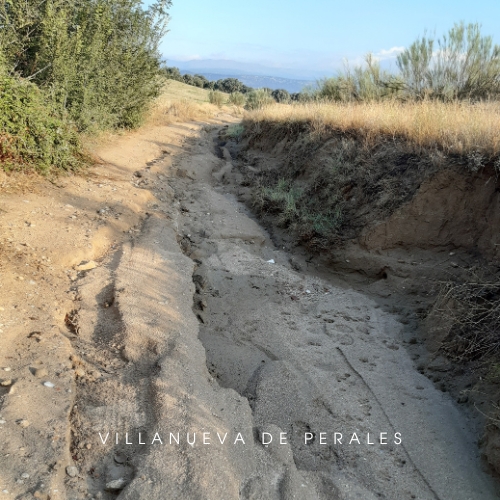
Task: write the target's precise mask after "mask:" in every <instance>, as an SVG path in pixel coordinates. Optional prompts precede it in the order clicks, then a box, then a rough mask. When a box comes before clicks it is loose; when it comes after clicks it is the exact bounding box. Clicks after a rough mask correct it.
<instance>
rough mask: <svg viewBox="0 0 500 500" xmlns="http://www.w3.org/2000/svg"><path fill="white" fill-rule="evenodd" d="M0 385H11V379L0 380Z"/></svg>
mask: <svg viewBox="0 0 500 500" xmlns="http://www.w3.org/2000/svg"><path fill="white" fill-rule="evenodd" d="M0 385H1V386H2V387H9V385H12V379H10V378H9V379H6V380H0Z"/></svg>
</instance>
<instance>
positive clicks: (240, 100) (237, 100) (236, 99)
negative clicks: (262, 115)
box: [229, 92, 246, 107]
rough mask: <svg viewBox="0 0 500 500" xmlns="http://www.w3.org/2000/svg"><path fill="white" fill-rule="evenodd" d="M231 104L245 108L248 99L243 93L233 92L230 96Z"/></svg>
mask: <svg viewBox="0 0 500 500" xmlns="http://www.w3.org/2000/svg"><path fill="white" fill-rule="evenodd" d="M229 102H230V103H231V104H234V105H235V106H240V107H241V106H244V105H245V103H246V98H245V96H244V95H243V94H242V93H241V92H233V93H232V94H231V95H230V96H229Z"/></svg>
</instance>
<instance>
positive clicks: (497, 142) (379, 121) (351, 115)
mask: <svg viewBox="0 0 500 500" xmlns="http://www.w3.org/2000/svg"><path fill="white" fill-rule="evenodd" d="M246 120H247V123H252V122H254V123H258V122H263V121H265V122H271V123H277V124H284V125H285V124H289V125H292V124H299V123H303V124H306V125H307V126H308V127H309V128H310V131H311V132H312V133H314V134H318V135H324V134H328V132H329V131H331V130H338V131H354V132H356V133H358V134H361V135H362V136H364V137H366V138H367V140H368V141H370V142H371V141H372V140H374V141H376V140H377V138H380V136H384V137H388V138H402V139H405V140H408V141H410V142H412V143H413V144H416V145H418V146H423V147H429V146H430V147H436V146H437V147H438V148H440V149H442V150H443V151H444V152H445V153H450V154H451V153H456V154H468V153H472V152H477V153H480V154H483V155H486V156H488V157H492V156H496V155H498V154H499V153H500V103H498V102H489V103H478V104H470V103H464V102H455V103H442V102H436V101H424V102H418V103H400V102H387V101H386V102H376V103H369V104H337V103H325V102H323V103H321V102H314V103H305V104H291V105H283V104H280V105H272V106H269V107H267V108H264V109H261V110H257V111H253V112H250V113H248V114H247V115H246Z"/></svg>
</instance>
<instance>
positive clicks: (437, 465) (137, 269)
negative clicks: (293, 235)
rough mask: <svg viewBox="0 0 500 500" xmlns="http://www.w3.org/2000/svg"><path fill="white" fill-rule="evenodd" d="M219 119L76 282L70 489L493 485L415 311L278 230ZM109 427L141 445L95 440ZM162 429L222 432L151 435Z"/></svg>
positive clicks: (433, 490) (148, 172) (319, 499)
mask: <svg viewBox="0 0 500 500" xmlns="http://www.w3.org/2000/svg"><path fill="white" fill-rule="evenodd" d="M217 133H218V132H217V130H216V129H214V128H212V129H209V128H207V129H200V131H199V134H197V135H196V136H194V137H192V139H191V140H190V141H188V142H187V143H186V144H185V148H184V150H183V151H182V152H181V153H180V154H179V155H178V156H177V157H176V158H174V159H173V161H172V165H170V164H169V167H168V168H169V169H170V172H172V173H174V174H173V175H171V176H170V177H168V179H167V180H166V181H165V177H164V175H163V173H162V174H160V173H158V172H160V171H161V172H163V170H160V167H161V165H160V164H161V162H162V161H167V159H165V158H163V159H159V160H158V162H156V163H155V164H154V165H153V166H152V168H150V169H148V168H146V169H144V171H141V175H142V176H143V177H144V178H147V179H149V180H150V183H151V184H153V182H152V180H151V179H154V176H155V175H157V182H158V185H159V186H160V184H161V186H160V187H159V192H161V197H160V195H158V199H161V200H162V202H161V204H158V205H155V206H154V207H152V213H151V214H150V215H149V216H148V217H147V218H146V220H145V221H144V225H143V227H142V230H141V232H140V234H138V235H137V237H136V238H135V239H134V240H133V241H131V242H129V243H127V244H126V245H124V247H123V248H122V250H121V251H120V252H118V253H116V254H115V256H114V257H113V258H111V259H110V260H109V261H108V262H107V264H106V265H104V266H102V267H100V268H99V269H98V270H95V271H92V274H89V275H88V276H87V277H85V278H84V279H83V280H81V281H80V282H79V283H78V297H79V298H78V302H79V306H78V313H77V315H76V316H75V318H74V319H75V321H77V324H78V328H79V331H78V335H75V338H74V339H73V340H72V341H73V343H74V347H75V349H76V350H77V352H78V353H79V354H78V360H77V361H75V363H76V364H78V363H81V367H80V368H81V371H80V372H79V373H81V375H78V377H79V380H77V382H78V384H77V391H78V392H77V396H76V405H75V407H74V409H73V412H72V418H73V422H72V423H73V441H72V443H73V445H72V449H71V452H72V454H73V458H74V460H75V462H76V463H78V465H79V467H80V470H82V471H86V473H87V476H82V477H78V478H74V480H73V479H72V480H70V481H69V483H68V485H67V486H68V495H72V496H73V497H74V498H84V497H85V495H87V496H88V495H89V494H90V495H94V496H96V495H97V494H99V495H100V498H103V499H106V500H112V499H113V498H117V497H118V498H119V499H121V500H135V499H138V498H148V500H160V499H161V500H164V499H184V498H193V499H200V500H202V499H203V500H204V499H211V498H214V499H215V498H217V499H220V500H233V499H236V498H238V499H243V500H250V499H264V498H265V499H269V500H271V499H272V500H288V499H291V498H297V499H311V500H312V499H314V500H327V499H328V500H329V499H340V500H351V499H359V498H363V499H367V500H370V499H378V498H386V499H391V500H392V499H393V500H401V499H417V498H418V499H442V500H445V499H453V500H461V499H464V500H466V499H469V498H471V499H472V498H473V499H478V498H484V499H490V498H491V499H493V498H496V496H495V487H494V485H493V484H492V482H491V481H490V479H489V477H488V476H486V475H485V474H484V473H483V471H482V470H481V467H480V462H479V458H478V456H477V451H476V450H477V447H476V444H475V442H474V437H473V435H472V434H470V433H469V432H468V431H467V426H468V422H467V421H466V419H465V417H464V416H463V415H462V414H461V413H460V412H459V411H458V409H457V408H456V407H455V406H454V404H453V403H452V401H451V400H450V399H449V398H447V396H446V395H444V394H443V393H441V392H438V391H437V390H436V389H435V388H434V386H433V384H432V383H431V382H430V381H429V380H428V379H427V378H426V377H424V376H423V375H421V374H420V373H418V371H417V370H416V368H415V367H414V364H413V361H412V359H411V357H410V355H409V354H408V353H407V351H406V349H405V347H404V345H403V341H402V339H403V338H404V336H405V335H406V332H405V325H403V324H402V323H400V321H399V319H398V318H397V317H396V316H394V315H393V314H391V313H389V312H387V311H384V310H383V308H381V307H380V306H379V305H378V304H377V303H376V302H374V301H373V300H372V299H371V298H370V297H368V296H367V295H365V294H363V293H360V292H359V291H355V290H353V289H351V288H349V287H347V288H346V287H342V286H340V285H339V284H338V283H334V282H332V281H329V280H327V279H321V278H319V277H317V276H316V275H315V274H313V273H309V272H308V270H307V263H301V264H300V265H299V264H298V263H297V262H296V260H295V259H294V258H293V256H292V255H291V254H289V253H287V252H286V251H284V250H283V249H279V248H277V247H276V245H275V244H273V242H272V241H271V239H270V237H269V235H268V234H267V232H266V231H265V230H264V229H263V228H262V227H261V225H260V224H259V223H258V221H257V220H256V219H255V218H254V217H253V216H252V214H251V213H250V212H249V211H248V210H247V208H246V207H245V206H244V205H242V204H241V203H239V202H238V201H237V198H236V197H235V196H234V194H231V193H230V191H232V192H235V191H236V192H237V189H238V185H237V183H236V181H235V179H237V178H238V176H237V175H234V176H233V173H236V174H237V172H235V169H236V167H235V166H234V165H233V164H232V161H231V156H230V154H229V152H228V151H227V150H226V151H223V150H221V156H222V158H220V157H218V156H217V155H216V154H215V148H214V147H213V145H214V139H216V137H217ZM168 161H170V160H168ZM156 168H158V169H159V170H158V172H157V171H156V170H155V169H156ZM155 182H156V181H155ZM98 432H100V433H101V434H102V435H103V436H104V435H105V434H106V432H110V433H111V435H112V436H114V433H115V432H119V433H120V435H121V436H123V435H124V434H125V433H127V432H128V433H129V435H130V436H131V439H132V441H133V443H132V445H127V444H125V442H124V440H123V439H122V440H121V441H120V443H119V444H118V445H116V444H115V443H114V442H112V441H108V442H107V443H106V445H99V442H98V440H97V439H96V435H97V433H98ZM154 432H159V433H160V434H161V435H162V436H164V437H165V436H168V435H169V433H170V432H173V433H174V434H175V433H177V432H179V434H180V435H181V436H186V434H188V433H190V434H191V436H192V435H193V434H194V433H198V436H200V435H201V433H202V432H210V433H211V436H212V439H213V441H212V444H211V445H210V446H208V445H207V446H204V445H203V444H200V442H199V441H198V442H197V445H196V446H192V445H190V444H189V443H187V442H186V440H185V439H184V440H182V439H181V442H180V443H179V444H175V443H174V444H172V443H170V444H169V443H168V442H167V443H165V445H164V446H163V445H162V446H154V445H152V444H150V443H151V437H152V434H153V433H154ZM238 432H239V433H241V434H242V435H243V436H244V438H245V444H244V446H238V445H233V442H234V439H235V435H236V434H237V433H238ZM138 433H142V436H143V437H142V439H143V440H145V441H146V443H147V444H146V445H140V444H139V443H138V441H137V436H138ZM216 433H222V434H224V433H227V434H228V436H229V440H230V441H231V442H230V443H229V441H228V443H226V444H225V445H221V446H219V445H218V444H217V443H216V442H215V443H214V441H215V440H216V437H215V436H216ZM148 438H149V443H148ZM198 439H200V438H198ZM270 439H272V441H270ZM89 442H92V443H93V445H92V447H91V448H87V447H86V445H87V443H89ZM264 443H266V444H264ZM96 444H97V446H96ZM83 477H85V481H83ZM120 479H122V480H123V481H122V482H121V483H120V484H119V486H118V487H116V488H109V484H110V483H113V481H119V480H120ZM115 485H116V483H115Z"/></svg>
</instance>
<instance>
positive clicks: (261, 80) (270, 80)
mask: <svg viewBox="0 0 500 500" xmlns="http://www.w3.org/2000/svg"><path fill="white" fill-rule="evenodd" d="M181 73H183V74H189V75H195V74H198V75H203V76H204V77H205V78H208V79H209V80H221V79H224V78H237V79H238V80H239V81H240V82H242V83H244V84H245V85H247V86H248V87H253V88H254V89H260V88H262V87H268V88H270V89H273V90H275V89H285V90H288V92H290V93H294V92H300V91H301V90H302V89H303V88H304V87H306V86H307V85H314V83H315V82H313V81H310V80H293V79H291V78H280V77H278V76H259V75H242V74H235V73H223V74H219V73H206V72H204V71H184V70H182V71H181Z"/></svg>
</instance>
